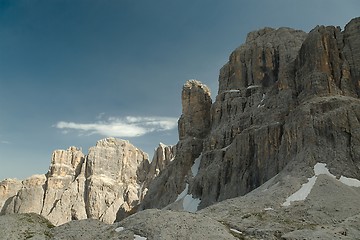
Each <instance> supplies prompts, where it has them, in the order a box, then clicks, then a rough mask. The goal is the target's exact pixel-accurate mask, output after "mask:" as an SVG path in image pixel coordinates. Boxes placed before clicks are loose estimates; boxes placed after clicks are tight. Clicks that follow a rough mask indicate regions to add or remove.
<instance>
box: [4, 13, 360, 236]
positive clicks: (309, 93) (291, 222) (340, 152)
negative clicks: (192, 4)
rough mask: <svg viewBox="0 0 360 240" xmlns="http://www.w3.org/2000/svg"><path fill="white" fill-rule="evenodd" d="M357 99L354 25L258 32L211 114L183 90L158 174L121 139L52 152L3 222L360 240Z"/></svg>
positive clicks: (202, 96) (9, 200)
mask: <svg viewBox="0 0 360 240" xmlns="http://www.w3.org/2000/svg"><path fill="white" fill-rule="evenodd" d="M359 96H360V18H355V19H353V20H351V21H350V22H349V23H348V24H347V25H346V27H345V28H344V30H341V29H340V28H339V27H333V26H328V27H325V26H318V27H316V28H314V29H313V30H312V31H310V32H309V33H305V32H303V31H299V30H294V29H290V28H279V29H272V28H264V29H261V30H259V31H255V32H251V33H249V34H248V37H247V39H246V42H245V43H244V44H243V45H241V46H240V47H239V48H237V49H235V50H234V51H233V52H232V53H231V55H230V58H229V61H228V63H226V64H225V65H224V66H223V67H222V68H221V70H220V76H219V91H218V93H217V96H216V98H215V99H214V102H213V103H212V99H211V97H210V90H209V89H208V87H207V86H205V85H204V84H202V83H201V82H199V81H197V80H189V81H187V82H186V83H185V84H184V86H183V89H182V115H181V117H180V119H179V122H178V130H179V142H178V143H177V145H176V146H166V145H163V144H160V145H159V147H158V148H157V149H156V151H155V155H154V158H153V160H152V161H151V162H150V161H149V159H148V155H147V154H146V153H144V152H142V151H141V150H140V149H138V148H136V147H135V146H133V145H131V144H130V143H129V142H128V141H124V140H119V139H115V138H107V139H103V140H100V141H98V143H97V144H96V146H95V147H92V148H90V150H89V153H88V154H87V155H84V154H83V153H81V152H80V150H79V149H77V148H75V147H71V148H69V149H68V150H58V151H55V152H54V153H53V157H52V160H51V165H50V169H49V172H48V173H47V174H44V175H34V176H33V177H31V178H29V179H26V180H24V181H18V180H12V179H7V180H4V181H2V182H1V183H0V209H1V214H8V213H27V212H34V213H38V214H41V215H42V216H44V217H46V218H47V219H49V220H50V221H51V222H52V223H53V224H54V225H60V224H63V223H66V222H69V221H71V220H79V219H87V218H91V219H98V220H101V221H103V222H105V223H113V222H114V221H121V220H122V221H121V222H120V223H115V224H114V225H111V226H112V227H108V228H107V229H108V230H109V231H112V233H113V234H115V232H116V234H118V235H116V236H125V235H126V234H128V232H127V231H125V230H123V229H131V231H133V232H134V233H142V235H143V236H147V237H149V239H174V237H175V238H176V237H178V239H186V238H187V237H189V236H190V234H192V235H193V236H195V235H196V234H197V235H196V236H197V237H198V238H197V239H239V238H240V239H313V238H315V237H319V238H322V239H334V238H336V239H356V237H359V236H360V232H359V226H360V204H358V201H359V199H360V181H359V179H360V100H359ZM150 208H157V209H163V210H146V209H150ZM164 208H165V209H167V210H169V209H170V210H185V211H189V212H196V214H189V213H179V212H173V211H167V210H164ZM135 212H138V213H137V214H134V215H131V214H133V213H135ZM129 215H131V216H129ZM123 219H124V220H123ZM194 219H196V221H195V222H194ZM169 221H173V223H172V224H168V222H169ZM189 223H192V226H193V228H191V227H189V226H190V225H189ZM68 224H71V223H68ZM74 224H76V223H74ZM152 224H153V225H152ZM154 224H156V225H154ZM154 226H157V228H159V226H161V227H160V229H161V231H160V230H154V229H155V227H154ZM174 226H177V228H176V229H174ZM182 227H183V228H184V229H187V230H188V231H180V230H179V229H181V228H182ZM115 228H116V229H117V230H115ZM104 229H105V228H103V230H104ZM191 229H192V230H191ZM194 229H196V230H194ZM201 229H203V230H201ZM204 229H207V230H206V231H207V232H205V230H204ZM209 229H218V231H217V233H216V234H215V233H214V232H211V231H209ZM4 231H5V230H4ZM104 231H105V230H104ZM175 233H176V234H177V235H174V234H175ZM124 234H125V235H124ZM194 234H195V235H194ZM105 235H106V234H105ZM105 235H104V236H105ZM131 236H132V235H131ZM99 239H100V238H99ZM104 239H105V238H104ZM195 239H196V238H195Z"/></svg>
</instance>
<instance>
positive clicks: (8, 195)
mask: <svg viewBox="0 0 360 240" xmlns="http://www.w3.org/2000/svg"><path fill="white" fill-rule="evenodd" d="M21 187H22V184H21V181H20V180H17V179H11V178H8V179H5V180H3V181H1V182H0V214H3V213H5V210H6V208H7V206H8V205H9V203H10V202H11V201H12V199H13V198H14V197H16V194H17V193H18V191H19V190H20V189H21Z"/></svg>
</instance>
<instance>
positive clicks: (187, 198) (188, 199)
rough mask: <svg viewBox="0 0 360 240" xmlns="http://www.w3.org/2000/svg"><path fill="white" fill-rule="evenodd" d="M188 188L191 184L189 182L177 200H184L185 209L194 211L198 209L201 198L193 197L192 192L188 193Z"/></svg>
mask: <svg viewBox="0 0 360 240" xmlns="http://www.w3.org/2000/svg"><path fill="white" fill-rule="evenodd" d="M188 190H189V184H188V183H187V184H186V187H185V189H184V191H182V192H181V193H180V194H179V195H178V197H177V198H176V200H175V202H177V201H180V200H182V205H183V210H184V211H187V212H192V213H194V212H196V211H197V210H198V207H199V204H200V202H201V200H200V199H198V198H193V196H192V194H191V195H190V194H187V192H188Z"/></svg>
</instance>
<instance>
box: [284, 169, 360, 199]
mask: <svg viewBox="0 0 360 240" xmlns="http://www.w3.org/2000/svg"><path fill="white" fill-rule="evenodd" d="M314 172H315V176H313V177H311V178H308V182H307V183H304V184H303V185H302V187H301V188H300V189H299V190H298V191H297V192H295V193H293V194H292V195H291V196H290V197H288V198H287V199H286V201H285V202H284V203H283V204H282V206H290V204H291V202H295V201H303V200H305V199H306V197H307V196H308V195H309V193H310V192H311V189H312V188H313V186H314V185H315V182H316V179H317V177H318V176H319V175H321V174H325V175H328V176H330V177H333V178H335V179H336V176H334V175H333V174H331V173H330V172H329V169H328V168H327V167H326V163H316V164H315V166H314ZM337 180H338V181H340V182H342V183H343V184H345V185H347V186H350V187H360V181H359V180H358V179H355V178H347V177H344V176H341V177H340V179H337Z"/></svg>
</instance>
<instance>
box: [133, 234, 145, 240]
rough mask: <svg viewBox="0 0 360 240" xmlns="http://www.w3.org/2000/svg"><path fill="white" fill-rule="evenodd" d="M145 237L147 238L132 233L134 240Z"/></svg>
mask: <svg viewBox="0 0 360 240" xmlns="http://www.w3.org/2000/svg"><path fill="white" fill-rule="evenodd" d="M146 239H147V238H146V237H142V236H140V235H136V234H134V240H146Z"/></svg>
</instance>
